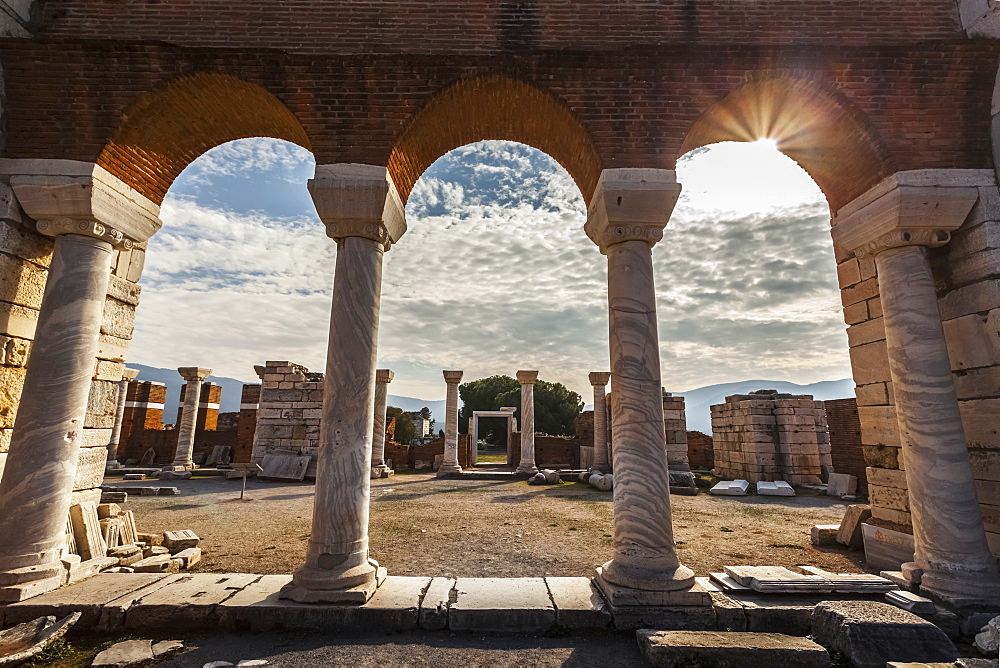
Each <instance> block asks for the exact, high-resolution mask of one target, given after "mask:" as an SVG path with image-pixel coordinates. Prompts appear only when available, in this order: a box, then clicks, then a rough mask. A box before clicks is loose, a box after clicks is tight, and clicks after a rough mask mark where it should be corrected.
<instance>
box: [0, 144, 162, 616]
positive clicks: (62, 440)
mask: <svg viewBox="0 0 1000 668" xmlns="http://www.w3.org/2000/svg"><path fill="white" fill-rule="evenodd" d="M2 162H3V167H4V169H5V170H6V171H7V172H8V173H11V174H12V176H11V186H12V188H13V190H14V193H15V195H16V196H17V198H18V201H19V202H20V204H21V207H22V208H23V209H24V211H25V212H26V213H27V214H28V215H29V216H31V217H32V218H34V219H35V220H36V228H37V229H38V231H39V232H41V233H42V234H45V235H48V236H54V237H55V243H54V245H53V251H52V261H51V265H50V267H49V272H48V279H47V282H46V284H45V291H44V294H43V296H42V303H41V308H40V310H39V313H38V323H37V326H36V330H35V339H34V343H33V344H32V348H31V355H30V357H29V358H28V364H27V370H26V373H25V378H24V386H23V389H22V391H21V398H20V404H19V406H18V411H17V417H16V419H15V422H14V430H13V434H12V436H11V442H10V449H9V452H8V455H7V463H6V466H5V467H4V471H3V479H2V480H0V602H14V601H19V600H23V599H25V598H28V597H30V596H34V595H37V594H40V593H42V592H45V591H48V590H50V589H54V588H56V587H58V586H59V585H60V584H61V583H62V582H63V577H64V576H63V566H62V563H61V561H60V558H61V556H62V553H63V550H64V549H65V546H66V519H67V517H68V515H69V506H70V501H71V498H72V493H73V483H74V480H75V477H76V463H77V458H78V455H79V451H80V441H81V438H82V435H83V428H84V419H85V417H86V413H87V398H88V395H89V393H90V387H91V379H92V378H93V375H94V362H95V357H96V354H97V348H98V336H99V334H100V329H101V319H102V316H103V312H104V302H105V299H106V297H107V291H108V280H109V276H110V269H111V260H112V253H113V250H114V249H116V248H117V249H123V250H124V249H129V248H131V247H132V244H133V239H135V238H137V237H139V238H142V239H145V238H146V237H147V236H148V234H151V233H152V231H153V230H155V228H156V227H158V225H159V221H158V220H157V219H156V218H155V211H158V209H156V207H155V205H152V204H151V203H149V202H148V201H146V204H148V207H147V208H145V209H142V208H141V207H140V206H139V203H141V202H142V201H143V199H144V198H142V196H141V195H138V193H133V194H134V195H135V196H136V200H135V201H134V202H132V201H129V200H128V199H127V198H123V197H122V192H125V191H127V190H128V187H127V186H125V185H124V184H123V183H121V182H120V181H117V179H114V177H111V176H110V175H108V174H106V173H104V172H103V170H100V168H96V166H95V165H93V164H90V163H73V162H70V161H2ZM49 163H54V164H51V165H50V171H49V173H41V174H39V173H38V172H37V171H34V172H33V171H31V170H34V169H38V168H42V167H45V166H46V165H47V164H49ZM21 166H24V167H25V168H26V169H25V171H19V168H20V167H21ZM66 170H68V171H69V173H68V174H67V173H66ZM98 170H99V171H98ZM109 204H112V205H113V206H108V205H109ZM143 217H145V218H144V220H145V222H146V223H148V225H143V224H140V221H139V219H140V218H143ZM112 225H115V227H112ZM122 229H124V230H126V231H127V232H128V233H129V234H132V235H134V236H132V237H129V236H126V234H125V233H123V232H122Z"/></svg>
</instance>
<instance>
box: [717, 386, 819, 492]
mask: <svg viewBox="0 0 1000 668" xmlns="http://www.w3.org/2000/svg"><path fill="white" fill-rule="evenodd" d="M711 410H712V441H713V448H714V452H713V456H714V459H715V471H716V473H717V475H720V476H722V477H725V478H730V479H742V480H748V481H750V482H759V481H761V480H785V481H786V482H788V483H789V484H792V485H799V484H803V483H820V482H822V480H823V479H824V478H825V476H826V475H827V474H828V473H829V472H830V470H831V459H830V442H829V437H828V433H827V426H826V417H825V414H824V410H823V402H821V401H814V400H813V398H812V396H810V395H791V394H779V393H777V392H775V391H774V390H760V391H758V392H754V393H752V394H736V395H732V396H729V397H726V403H724V404H716V405H714V406H712V407H711Z"/></svg>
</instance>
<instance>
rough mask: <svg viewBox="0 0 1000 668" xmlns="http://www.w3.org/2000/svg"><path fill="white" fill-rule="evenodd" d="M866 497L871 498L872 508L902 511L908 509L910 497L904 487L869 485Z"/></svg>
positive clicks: (907, 510)
mask: <svg viewBox="0 0 1000 668" xmlns="http://www.w3.org/2000/svg"><path fill="white" fill-rule="evenodd" d="M868 498H869V499H870V500H871V505H872V507H873V508H876V507H877V508H888V509H890V510H899V511H903V512H909V511H910V498H909V495H908V494H907V491H906V490H905V489H899V488H898V487H880V486H878V485H869V486H868Z"/></svg>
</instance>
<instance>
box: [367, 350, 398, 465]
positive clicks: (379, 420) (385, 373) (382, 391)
mask: <svg viewBox="0 0 1000 668" xmlns="http://www.w3.org/2000/svg"><path fill="white" fill-rule="evenodd" d="M395 375H396V374H394V373H393V372H392V371H390V370H389V369H378V370H376V371H375V414H374V420H375V424H374V427H373V428H372V479H373V480H374V479H376V478H382V477H384V476H388V475H389V474H391V473H392V471H390V469H389V467H388V466H386V465H385V409H386V404H387V403H388V400H389V383H391V382H392V379H393V378H394V377H395Z"/></svg>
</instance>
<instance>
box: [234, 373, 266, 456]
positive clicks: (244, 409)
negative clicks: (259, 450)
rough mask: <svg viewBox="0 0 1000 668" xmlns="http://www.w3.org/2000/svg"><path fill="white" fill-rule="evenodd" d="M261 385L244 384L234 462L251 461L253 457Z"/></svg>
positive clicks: (237, 425)
mask: <svg viewBox="0 0 1000 668" xmlns="http://www.w3.org/2000/svg"><path fill="white" fill-rule="evenodd" d="M260 390H261V387H260V385H256V384H254V385H244V386H243V391H242V395H241V397H240V418H239V421H238V422H237V423H236V445H235V447H234V448H233V461H234V462H240V463H244V462H249V461H250V459H251V458H252V457H253V439H254V434H256V433H257V413H258V408H259V404H260Z"/></svg>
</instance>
